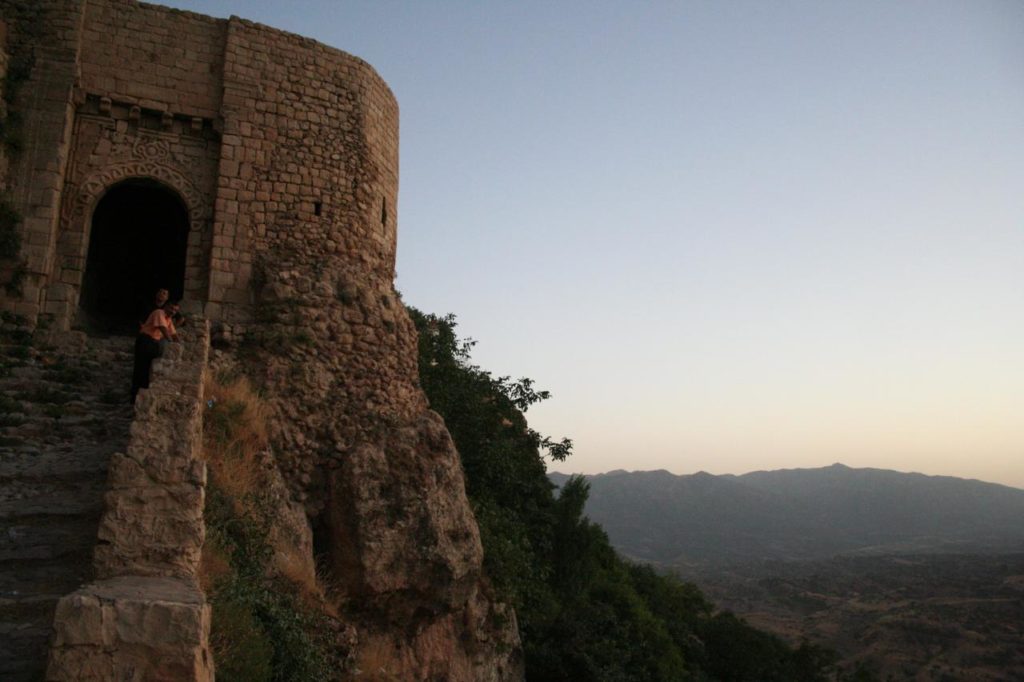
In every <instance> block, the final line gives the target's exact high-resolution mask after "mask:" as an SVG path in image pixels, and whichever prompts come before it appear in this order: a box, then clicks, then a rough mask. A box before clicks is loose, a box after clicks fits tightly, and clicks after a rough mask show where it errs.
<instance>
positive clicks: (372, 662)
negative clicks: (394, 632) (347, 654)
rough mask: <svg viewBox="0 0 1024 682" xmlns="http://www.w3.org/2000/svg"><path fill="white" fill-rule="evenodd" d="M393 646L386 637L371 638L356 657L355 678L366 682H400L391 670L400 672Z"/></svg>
mask: <svg viewBox="0 0 1024 682" xmlns="http://www.w3.org/2000/svg"><path fill="white" fill-rule="evenodd" d="M402 669H403V666H402V661H401V660H399V657H398V656H397V654H396V652H395V647H394V644H392V643H391V642H390V641H388V639H387V638H386V637H371V638H370V639H368V640H367V641H366V642H364V643H363V644H362V645H360V647H359V653H358V654H357V655H356V670H357V673H356V678H357V679H359V680H366V681H367V682H401V678H399V677H398V676H397V675H396V674H395V673H393V672H391V671H392V670H402Z"/></svg>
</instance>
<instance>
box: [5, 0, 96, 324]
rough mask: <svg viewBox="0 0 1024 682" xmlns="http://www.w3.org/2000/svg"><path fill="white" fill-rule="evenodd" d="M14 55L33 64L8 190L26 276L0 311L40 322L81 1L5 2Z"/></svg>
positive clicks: (51, 258) (65, 149)
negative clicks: (17, 293)
mask: <svg viewBox="0 0 1024 682" xmlns="http://www.w3.org/2000/svg"><path fill="white" fill-rule="evenodd" d="M0 17H2V18H3V20H4V21H5V22H6V23H7V25H8V30H9V38H8V49H9V53H10V56H11V58H12V59H20V60H28V62H29V63H31V64H32V69H31V72H30V74H29V77H28V79H27V81H26V82H25V83H24V84H23V85H22V86H21V88H20V96H19V98H18V102H17V104H16V106H17V107H18V109H19V113H20V114H21V120H22V123H21V135H20V137H21V139H22V140H23V141H24V148H23V149H22V151H21V152H20V153H19V154H18V155H17V157H16V158H13V159H11V160H10V165H11V167H10V193H11V198H12V200H13V203H14V206H15V208H16V209H17V210H18V212H19V213H20V214H21V216H22V219H23V220H22V240H21V241H22V245H21V253H22V257H23V258H24V260H25V266H26V270H27V273H26V277H25V280H24V282H23V285H22V287H21V295H20V296H16V297H11V296H3V295H0V308H2V309H5V310H13V311H14V312H17V313H20V314H24V315H26V316H28V317H29V318H30V319H33V320H34V319H35V318H36V316H37V314H38V313H39V312H40V310H41V307H42V301H43V294H44V290H45V286H46V284H47V283H48V281H49V277H50V273H51V272H52V271H53V266H54V263H55V261H56V250H55V244H56V230H57V215H58V214H59V212H60V203H61V197H62V192H63V187H64V173H65V170H66V168H67V162H68V156H69V143H70V136H69V135H68V133H67V131H68V128H69V126H70V124H71V121H72V119H73V117H74V96H73V94H74V82H75V76H76V75H77V71H78V46H79V38H80V32H81V19H82V3H81V0H37V1H36V2H31V3H29V2H23V1H22V0H0Z"/></svg>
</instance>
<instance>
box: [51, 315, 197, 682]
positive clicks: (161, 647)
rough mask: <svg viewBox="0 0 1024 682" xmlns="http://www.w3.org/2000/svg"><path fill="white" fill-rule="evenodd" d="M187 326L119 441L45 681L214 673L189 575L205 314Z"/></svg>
mask: <svg viewBox="0 0 1024 682" xmlns="http://www.w3.org/2000/svg"><path fill="white" fill-rule="evenodd" d="M183 336H185V337H186V338H185V341H184V343H181V344H173V345H171V346H170V347H169V348H168V352H167V353H166V355H165V357H164V358H162V359H161V360H159V361H157V362H156V363H155V365H154V377H153V381H152V384H151V387H150V388H149V389H145V390H143V391H142V392H140V394H139V397H138V401H137V403H136V413H135V418H134V420H133V422H132V426H131V437H130V439H129V442H128V446H127V448H126V452H125V453H123V454H122V453H117V454H115V455H114V456H113V457H112V459H111V462H110V471H109V476H108V481H107V486H108V489H107V493H106V496H105V502H106V511H105V513H104V514H103V518H102V520H101V521H100V527H99V534H98V535H99V544H98V545H97V547H96V553H95V557H94V564H95V568H96V575H97V578H98V580H97V581H96V582H94V583H91V584H89V585H87V586H86V587H84V588H82V589H80V590H78V591H76V592H74V593H72V594H70V595H67V596H65V597H64V598H62V599H61V600H60V603H59V604H58V605H57V612H56V615H55V617H54V631H55V635H54V639H53V643H52V647H51V650H50V664H49V669H48V671H47V677H46V679H47V680H48V681H58V680H111V679H118V680H120V679H124V680H193V681H197V682H198V681H200V680H212V679H213V663H212V658H211V656H210V652H209V631H210V607H209V605H208V604H207V603H206V600H205V598H204V596H203V594H202V592H201V591H200V589H199V587H198V581H197V579H196V570H197V568H198V564H199V556H200V554H201V552H202V545H203V539H204V537H205V527H204V525H203V506H204V504H205V493H206V464H205V462H203V461H202V459H201V458H200V457H199V453H200V448H201V443H202V414H203V412H202V403H203V392H202V391H203V388H202V385H203V372H204V370H205V368H206V361H207V353H208V349H209V323H208V322H206V321H205V320H203V321H202V322H200V323H194V324H193V325H192V326H191V328H190V332H189V333H188V334H184V335H183Z"/></svg>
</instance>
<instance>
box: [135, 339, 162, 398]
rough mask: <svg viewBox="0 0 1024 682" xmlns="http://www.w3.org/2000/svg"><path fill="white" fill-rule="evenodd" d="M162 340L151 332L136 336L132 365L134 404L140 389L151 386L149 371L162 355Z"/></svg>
mask: <svg viewBox="0 0 1024 682" xmlns="http://www.w3.org/2000/svg"><path fill="white" fill-rule="evenodd" d="M162 350H163V349H162V348H160V342H159V341H157V340H155V339H154V338H153V337H151V336H150V335H149V334H139V335H138V336H136V337H135V365H134V367H132V404H134V403H135V396H136V395H138V393H139V389H141V388H149V373H150V370H151V369H152V367H153V361H154V360H156V359H157V358H158V357H160V355H161V351H162Z"/></svg>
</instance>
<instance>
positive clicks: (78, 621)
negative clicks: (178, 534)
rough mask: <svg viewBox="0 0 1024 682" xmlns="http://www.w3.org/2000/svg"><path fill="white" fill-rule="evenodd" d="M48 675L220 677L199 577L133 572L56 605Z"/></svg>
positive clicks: (63, 677)
mask: <svg viewBox="0 0 1024 682" xmlns="http://www.w3.org/2000/svg"><path fill="white" fill-rule="evenodd" d="M54 622H55V632H54V639H53V646H52V648H51V650H50V663H49V668H48V670H47V673H46V680H48V681H56V680H71V679H74V680H82V681H83V682H85V681H92V680H96V681H97V682H98V681H100V680H104V681H106V680H115V679H116V680H139V681H141V680H147V681H150V680H152V681H153V682H158V681H164V680H166V681H168V682H170V681H171V680H174V681H178V680H181V681H196V682H199V681H201V680H202V681H207V680H213V664H212V659H211V656H210V652H209V649H208V646H207V636H208V633H209V630H210V607H209V605H208V604H207V603H206V599H205V597H204V596H203V593H202V592H201V591H200V590H199V588H198V586H197V585H196V583H195V581H190V580H181V579H175V578H140V577H137V576H126V577H120V578H112V579H110V580H103V581H99V582H95V583H92V584H91V585H88V586H86V587H84V588H82V589H80V590H78V591H77V592H73V593H71V594H69V595H67V596H65V597H63V598H62V599H61V600H60V602H58V604H57V613H56V616H55V618H54Z"/></svg>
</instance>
